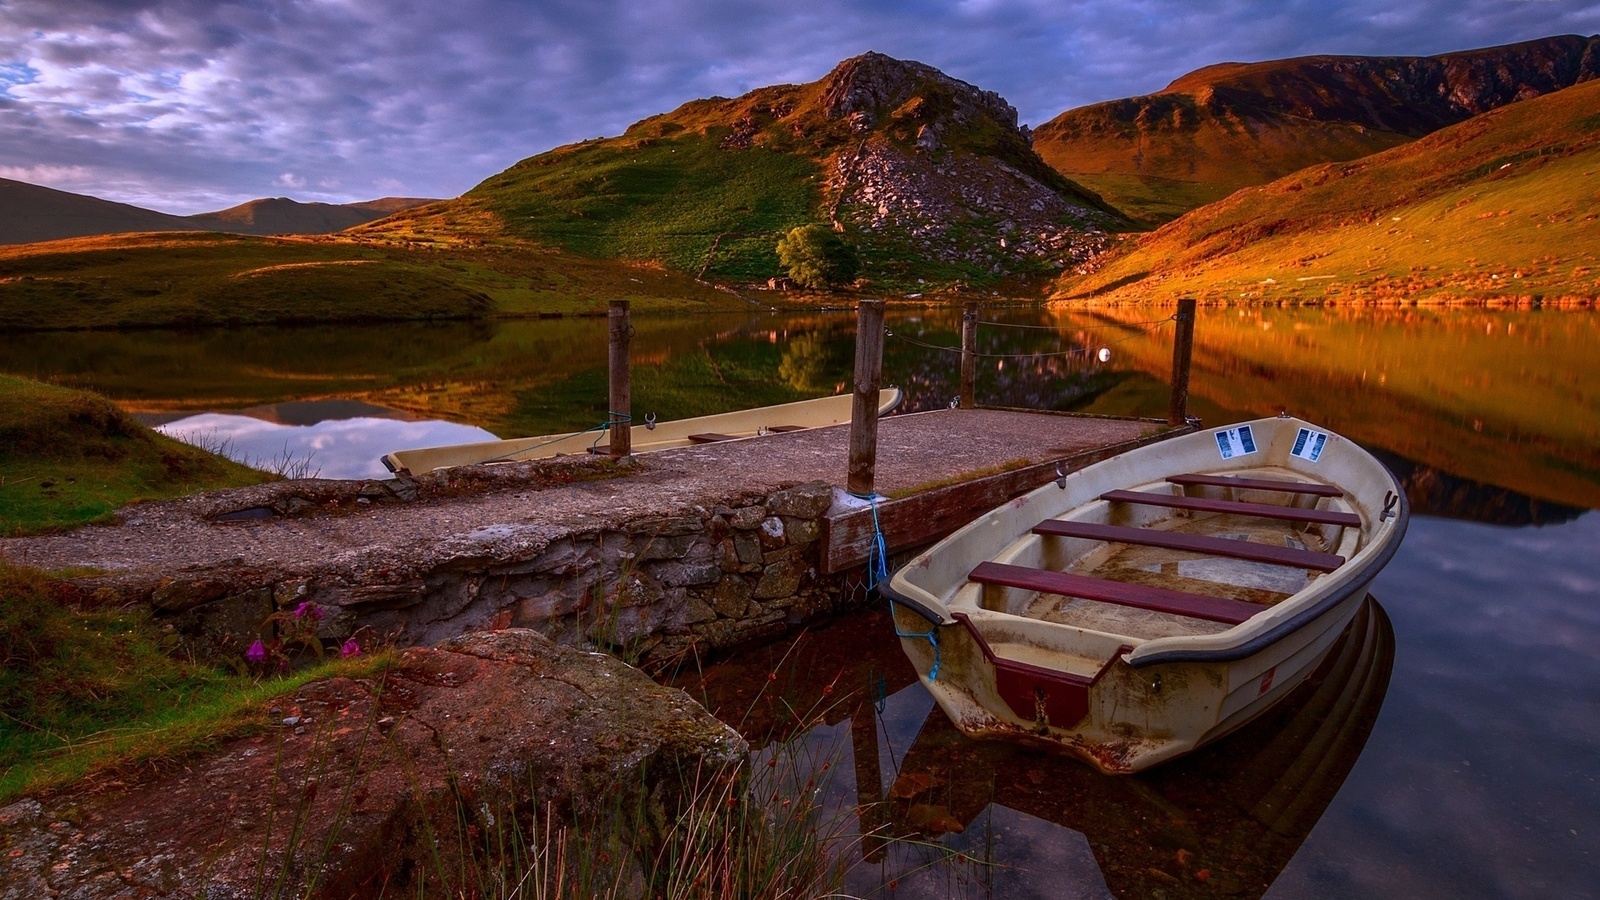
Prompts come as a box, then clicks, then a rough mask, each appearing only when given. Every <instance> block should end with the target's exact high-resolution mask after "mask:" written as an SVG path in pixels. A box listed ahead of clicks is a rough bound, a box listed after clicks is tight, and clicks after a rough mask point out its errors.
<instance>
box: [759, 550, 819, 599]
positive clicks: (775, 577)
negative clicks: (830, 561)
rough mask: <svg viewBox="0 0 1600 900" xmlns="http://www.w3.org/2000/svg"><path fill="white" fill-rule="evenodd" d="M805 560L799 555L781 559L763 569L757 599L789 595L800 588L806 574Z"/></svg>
mask: <svg viewBox="0 0 1600 900" xmlns="http://www.w3.org/2000/svg"><path fill="white" fill-rule="evenodd" d="M805 572H806V564H805V561H804V560H802V559H800V558H799V557H793V558H790V559H786V560H780V561H778V562H776V563H773V564H772V565H770V566H767V567H766V568H765V569H762V570H761V580H760V581H758V582H756V588H755V591H754V596H755V599H757V600H772V599H776V598H778V597H787V596H789V595H791V594H793V593H794V592H795V591H798V590H799V589H800V579H801V577H802V576H804V575H805Z"/></svg>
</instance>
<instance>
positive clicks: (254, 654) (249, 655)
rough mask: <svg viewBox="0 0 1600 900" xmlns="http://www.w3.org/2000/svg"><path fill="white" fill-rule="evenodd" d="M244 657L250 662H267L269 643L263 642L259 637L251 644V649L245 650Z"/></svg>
mask: <svg viewBox="0 0 1600 900" xmlns="http://www.w3.org/2000/svg"><path fill="white" fill-rule="evenodd" d="M244 658H245V662H249V663H260V662H266V659H267V645H266V644H263V643H261V640H260V639H259V638H257V639H256V642H255V643H254V644H251V645H250V649H249V650H246V651H245V652H244Z"/></svg>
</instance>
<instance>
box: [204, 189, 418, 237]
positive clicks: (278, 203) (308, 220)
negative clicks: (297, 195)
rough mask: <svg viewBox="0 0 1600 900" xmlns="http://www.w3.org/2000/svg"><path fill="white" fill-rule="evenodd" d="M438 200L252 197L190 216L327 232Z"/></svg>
mask: <svg viewBox="0 0 1600 900" xmlns="http://www.w3.org/2000/svg"><path fill="white" fill-rule="evenodd" d="M433 202H435V201H433V200H429V199H424V198H420V197H384V198H382V199H379V200H366V201H363V202H361V203H344V204H333V203H301V202H299V201H296V200H290V199H288V198H287V197H273V198H269V199H264V200H251V201H250V202H249V203H242V204H240V205H238V206H234V207H230V208H229V209H224V210H221V211H220V212H213V213H200V214H199V215H194V216H189V217H188V220H189V221H191V222H194V223H196V224H198V225H202V226H204V227H205V228H206V230H208V231H222V232H229V233H235V234H327V233H329V232H333V231H343V230H345V229H346V228H352V227H354V226H356V225H361V224H364V223H366V222H371V221H373V220H374V219H381V218H383V217H384V216H387V215H389V214H390V213H395V212H399V211H400V210H402V209H410V208H411V207H414V206H422V205H423V204H426V203H433Z"/></svg>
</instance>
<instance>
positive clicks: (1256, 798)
mask: <svg viewBox="0 0 1600 900" xmlns="http://www.w3.org/2000/svg"><path fill="white" fill-rule="evenodd" d="M1393 665H1394V632H1393V630H1392V629H1391V627H1390V625H1389V619H1388V617H1387V616H1386V615H1385V614H1384V612H1383V609H1382V608H1381V607H1380V606H1378V604H1377V603H1376V601H1374V600H1373V599H1372V598H1370V597H1369V598H1367V601H1366V603H1365V604H1364V605H1363V607H1362V609H1361V611H1360V612H1359V613H1357V615H1356V618H1355V619H1354V621H1353V622H1352V623H1351V625H1350V627H1349V629H1348V630H1347V631H1346V632H1345V634H1344V636H1343V637H1342V638H1341V639H1340V643H1339V644H1338V645H1337V646H1335V648H1334V649H1333V651H1332V652H1331V653H1330V654H1329V657H1328V659H1327V660H1326V661H1325V662H1324V664H1323V667H1322V669H1321V670H1320V671H1319V673H1318V674H1316V675H1314V676H1313V677H1312V679H1311V680H1310V681H1309V682H1308V683H1307V684H1305V685H1302V686H1301V688H1300V689H1299V692H1298V694H1297V695H1294V696H1291V697H1290V698H1288V699H1287V700H1286V702H1285V703H1284V704H1283V705H1281V706H1279V707H1276V708H1274V709H1273V710H1271V711H1269V712H1268V713H1267V714H1266V715H1264V716H1263V717H1261V718H1260V719H1258V720H1256V721H1255V722H1253V723H1251V724H1250V725H1248V726H1246V727H1245V728H1244V729H1241V730H1240V731H1239V732H1238V733H1236V734H1234V735H1232V736H1230V737H1228V738H1226V739H1224V740H1222V741H1219V742H1218V743H1216V744H1214V745H1212V746H1211V747H1208V748H1204V749H1202V750H1200V751H1198V752H1196V753H1194V754H1192V755H1190V756H1189V757H1187V758H1185V759H1181V760H1178V761H1176V762H1173V763H1170V764H1168V765H1166V766H1162V767H1158V768H1156V769H1153V770H1151V771H1150V772H1148V773H1145V774H1143V775H1138V776H1131V777H1107V776H1104V775H1101V774H1099V773H1097V772H1095V771H1093V770H1092V769H1090V768H1089V767H1088V766H1083V765H1077V764H1074V763H1071V762H1070V761H1068V760H1065V759H1063V760H1061V761H1060V763H1059V764H1054V762H1055V761H1054V760H1052V759H1050V758H1049V757H1047V756H1045V755H1044V754H1043V753H1041V752H1039V751H1032V750H1028V749H1024V748H1020V747H1014V746H1011V745H1008V744H1005V743H1002V742H997V741H972V740H968V739H966V738H964V737H963V736H962V735H961V734H960V733H959V732H958V731H957V730H956V729H955V726H953V725H952V724H951V723H950V721H949V719H947V718H946V717H945V716H944V715H943V714H942V713H939V712H938V711H937V710H936V711H934V712H933V713H931V714H930V715H929V716H928V719H927V721H926V722H925V723H924V725H923V728H922V731H921V733H919V734H918V735H917V738H916V741H915V743H914V744H913V745H912V746H911V748H910V750H908V751H907V752H906V755H905V759H904V760H903V761H902V763H901V766H900V774H899V775H898V776H897V777H896V778H895V780H894V783H893V785H892V786H891V787H890V788H889V794H888V800H889V804H888V806H889V828H888V832H887V834H888V836H892V837H906V836H911V835H917V834H920V835H922V836H924V837H940V836H941V834H942V833H944V832H948V831H951V830H954V829H963V830H965V829H969V828H972V827H973V826H974V825H975V824H978V825H981V824H982V823H981V821H980V820H981V819H982V818H983V817H984V816H985V814H986V811H988V810H989V807H990V806H991V804H993V805H997V806H1000V807H1005V808H1006V809H1009V810H1013V811H1016V812H1020V813H1024V814H1026V815H1027V816H1030V817H1033V818H1036V819H1041V820H1044V821H1047V822H1052V823H1054V824H1055V825H1058V826H1061V827H1064V828H1068V829H1071V830H1073V831H1076V832H1079V833H1081V834H1082V835H1084V836H1085V837H1086V838H1087V839H1088V845H1089V847H1090V848H1091V849H1092V851H1093V853H1094V858H1095V861H1096V862H1097V863H1098V864H1099V869H1100V873H1101V875H1102V876H1103V877H1104V879H1105V887H1106V888H1109V890H1110V892H1111V893H1112V894H1113V895H1115V896H1117V897H1151V896H1159V895H1165V896H1168V897H1179V896H1199V897H1208V896H1228V897H1259V896H1261V895H1262V894H1263V893H1265V891H1266V890H1267V888H1268V887H1269V886H1270V885H1271V884H1272V881H1273V879H1274V878H1276V877H1277V875H1278V873H1279V872H1281V871H1282V870H1283V867H1284V866H1285V865H1287V864H1288V862H1289V859H1290V857H1292V856H1293V855H1294V853H1295V851H1296V850H1297V849H1298V848H1299V847H1300V844H1301V842H1302V841H1304V840H1305V837H1306V835H1307V834H1309V833H1310V831H1311V828H1312V826H1313V825H1315V824H1316V822H1317V819H1318V818H1320V817H1321V815H1322V811H1323V810H1324V809H1326V808H1327V805H1328V803H1329V801H1331V800H1332V799H1333V796H1334V794H1336V793H1337V792H1338V790H1339V786H1340V785H1342V784H1343V783H1344V779H1345V776H1346V775H1347V774H1348V773H1349V771H1350V769H1351V767H1352V766H1354V765H1355V761H1356V758H1357V757H1358V756H1360V754H1361V749H1362V747H1363V746H1364V745H1365V744H1366V741H1367V735H1368V734H1369V733H1370V732H1371V731H1372V725H1373V722H1374V721H1376V719H1377V714H1378V708H1379V707H1380V706H1381V705H1382V703H1383V697H1384V693H1385V692H1386V691H1387V689H1388V685H1389V672H1390V670H1391V668H1392V667H1393ZM968 843H970V841H969V842H968ZM969 852H975V848H974V850H969ZM996 861H997V862H1000V863H1001V864H1002V865H1012V864H1014V865H1020V866H1023V867H1027V862H1025V861H1022V860H1015V861H1012V860H1006V859H999V860H996ZM1019 874H1020V873H1019ZM1066 876H1067V873H1063V872H1060V871H1054V872H1043V871H1037V870H1035V872H1034V873H1033V877H1034V878H1035V879H1059V878H1063V877H1066ZM998 877H1002V878H1003V877H1006V876H1004V875H1001V876H998ZM1057 883H1059V882H1057ZM1036 886H1037V887H1048V885H1036ZM1085 886H1086V887H1087V886H1088V885H1085ZM1008 895H1010V894H1009V893H1008Z"/></svg>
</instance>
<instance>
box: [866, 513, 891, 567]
mask: <svg viewBox="0 0 1600 900" xmlns="http://www.w3.org/2000/svg"><path fill="white" fill-rule="evenodd" d="M867 503H869V504H871V506H872V548H871V549H870V550H868V551H867V590H869V591H871V590H876V589H877V587H878V585H879V584H880V583H882V582H884V581H888V580H889V547H888V544H887V543H886V542H885V541H884V539H883V528H882V526H880V525H879V524H878V496H877V495H876V494H874V495H872V496H871V497H868V498H867Z"/></svg>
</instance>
